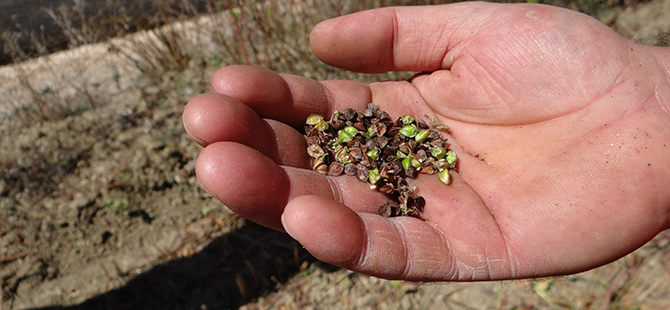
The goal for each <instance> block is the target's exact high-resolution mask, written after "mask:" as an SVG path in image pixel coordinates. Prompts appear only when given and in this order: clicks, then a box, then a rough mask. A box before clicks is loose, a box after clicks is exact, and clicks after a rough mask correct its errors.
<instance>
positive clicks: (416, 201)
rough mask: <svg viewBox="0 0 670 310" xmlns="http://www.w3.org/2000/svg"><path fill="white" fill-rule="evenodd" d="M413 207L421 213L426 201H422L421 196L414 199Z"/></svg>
mask: <svg viewBox="0 0 670 310" xmlns="http://www.w3.org/2000/svg"><path fill="white" fill-rule="evenodd" d="M414 206H415V207H416V208H417V209H418V210H419V211H423V207H425V206H426V199H423V197H421V196H416V197H414Z"/></svg>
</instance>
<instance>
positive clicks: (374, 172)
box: [368, 168, 381, 185]
mask: <svg viewBox="0 0 670 310" xmlns="http://www.w3.org/2000/svg"><path fill="white" fill-rule="evenodd" d="M379 179H381V177H380V176H379V169H377V168H375V169H371V170H368V181H369V182H370V184H371V185H375V184H377V182H378V181H379Z"/></svg>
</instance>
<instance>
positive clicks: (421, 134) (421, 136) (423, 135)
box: [414, 129, 430, 143]
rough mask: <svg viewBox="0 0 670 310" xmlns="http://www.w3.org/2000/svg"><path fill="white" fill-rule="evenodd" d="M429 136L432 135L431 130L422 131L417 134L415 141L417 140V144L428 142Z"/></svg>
mask: <svg viewBox="0 0 670 310" xmlns="http://www.w3.org/2000/svg"><path fill="white" fill-rule="evenodd" d="M428 135H430V130H429V129H424V130H421V131H419V133H417V134H416V136H415V137H414V140H416V142H419V143H422V142H423V141H426V139H427V138H428Z"/></svg>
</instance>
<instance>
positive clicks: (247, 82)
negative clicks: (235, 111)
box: [210, 65, 290, 105]
mask: <svg viewBox="0 0 670 310" xmlns="http://www.w3.org/2000/svg"><path fill="white" fill-rule="evenodd" d="M210 83H211V88H212V91H213V92H216V93H220V94H225V95H228V96H231V97H234V98H236V99H237V100H239V101H242V102H244V103H246V104H248V105H254V104H259V103H262V102H269V101H275V100H281V99H284V98H286V97H287V96H288V95H290V92H289V89H288V87H287V86H286V83H285V82H284V79H282V78H281V76H279V74H277V73H275V72H274V71H272V70H269V69H265V68H261V67H256V66H246V65H232V66H227V67H223V68H221V69H219V70H217V71H216V72H214V74H213V75H212V79H211V80H210Z"/></svg>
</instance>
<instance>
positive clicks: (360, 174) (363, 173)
mask: <svg viewBox="0 0 670 310" xmlns="http://www.w3.org/2000/svg"><path fill="white" fill-rule="evenodd" d="M356 168H357V169H356V177H357V178H358V180H359V181H361V182H366V181H367V180H368V177H369V176H370V173H369V172H368V169H367V168H365V167H364V166H363V165H360V164H359V165H357V166H356Z"/></svg>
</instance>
